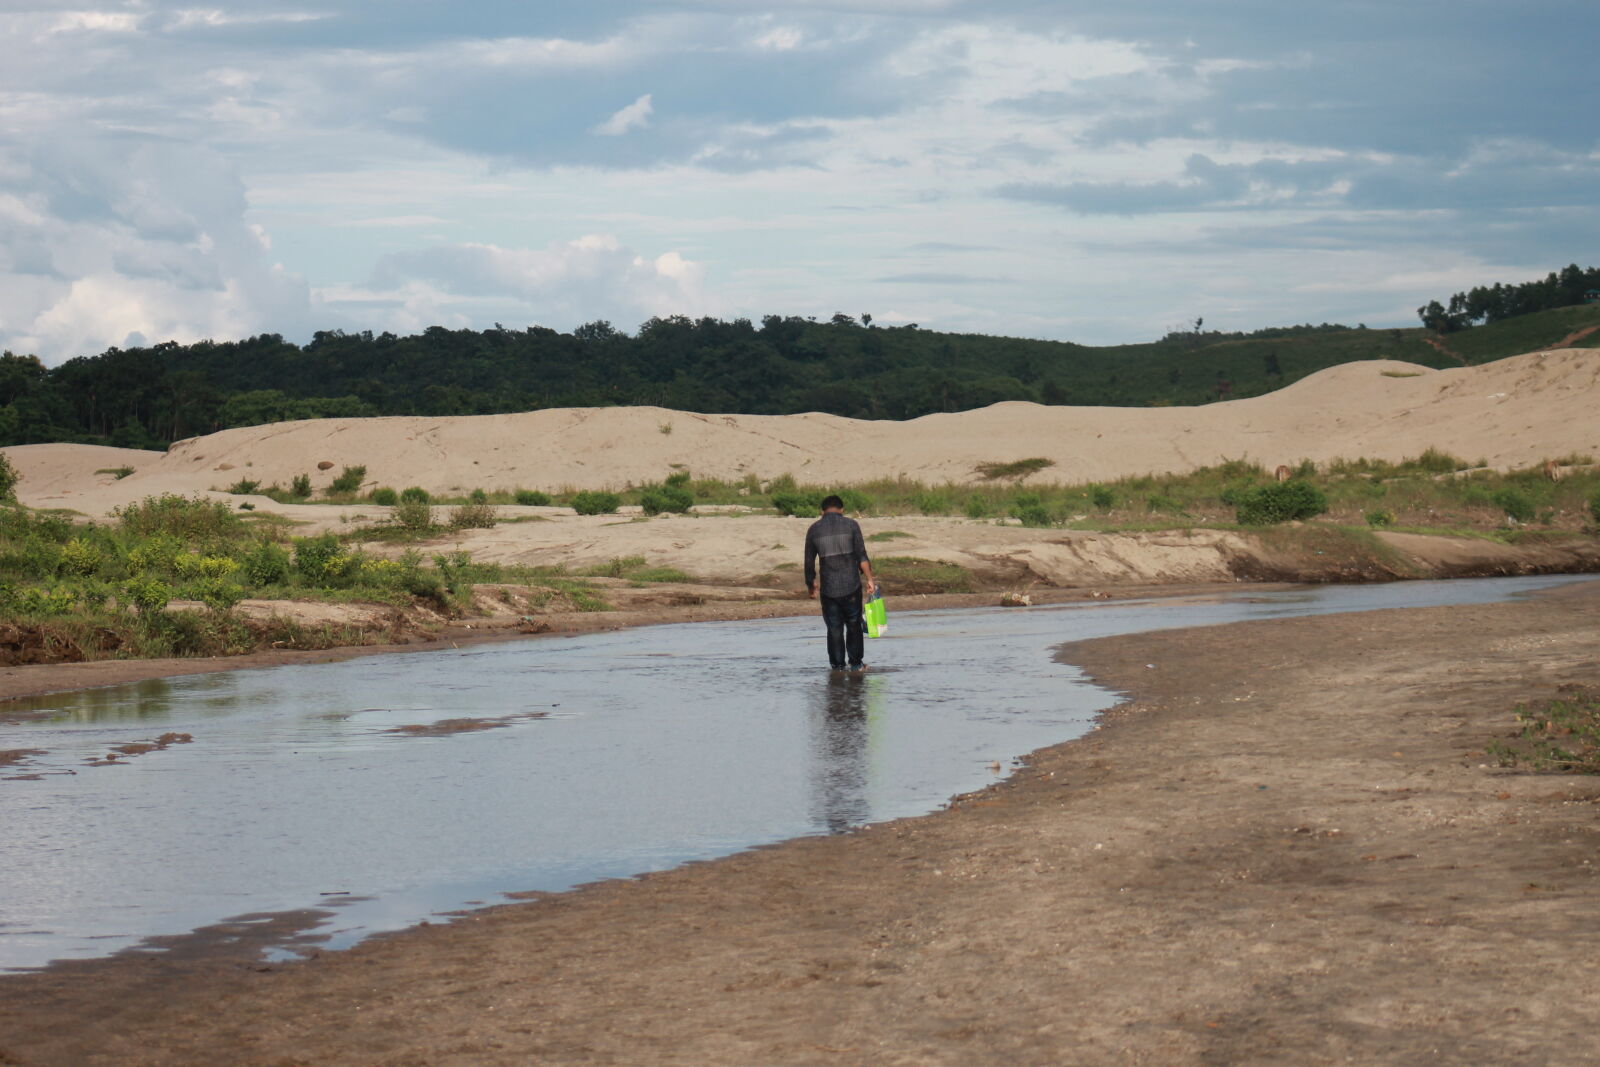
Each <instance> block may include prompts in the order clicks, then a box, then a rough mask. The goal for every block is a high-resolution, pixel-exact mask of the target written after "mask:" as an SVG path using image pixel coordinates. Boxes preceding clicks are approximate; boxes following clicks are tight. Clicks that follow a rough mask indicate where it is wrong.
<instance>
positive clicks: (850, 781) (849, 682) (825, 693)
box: [811, 671, 890, 834]
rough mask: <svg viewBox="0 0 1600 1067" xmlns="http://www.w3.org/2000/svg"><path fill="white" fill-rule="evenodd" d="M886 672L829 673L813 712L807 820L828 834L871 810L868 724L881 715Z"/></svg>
mask: <svg viewBox="0 0 1600 1067" xmlns="http://www.w3.org/2000/svg"><path fill="white" fill-rule="evenodd" d="M889 685H890V679H889V676H888V675H885V674H866V673H862V672H860V671H829V672H828V674H827V679H826V681H825V682H824V683H823V684H822V685H820V686H818V688H817V695H818V698H819V699H818V700H817V706H816V707H814V708H813V709H812V711H811V734H812V736H811V793H812V803H811V818H812V820H813V821H814V822H816V823H817V824H818V825H820V826H825V827H827V830H828V832H829V833H831V834H838V833H843V832H844V831H846V830H848V829H850V828H851V827H853V826H859V825H861V824H862V823H863V822H866V821H867V819H868V818H869V817H870V815H871V812H872V802H871V786H872V782H871V769H872V751H871V749H872V726H873V723H874V721H875V720H880V719H881V718H882V714H883V707H884V700H885V697H886V694H887V689H888V686H889Z"/></svg>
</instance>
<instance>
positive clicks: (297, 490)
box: [289, 474, 311, 500]
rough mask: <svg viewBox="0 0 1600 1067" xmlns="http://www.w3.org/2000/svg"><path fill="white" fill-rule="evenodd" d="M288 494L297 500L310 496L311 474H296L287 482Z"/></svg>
mask: <svg viewBox="0 0 1600 1067" xmlns="http://www.w3.org/2000/svg"><path fill="white" fill-rule="evenodd" d="M289 495H290V496H292V497H295V498H296V499H299V500H307V499H309V498H310V497H311V475H309V474H296V475H295V476H294V478H293V479H292V480H291V481H290V482H289Z"/></svg>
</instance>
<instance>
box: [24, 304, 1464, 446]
mask: <svg viewBox="0 0 1600 1067" xmlns="http://www.w3.org/2000/svg"><path fill="white" fill-rule="evenodd" d="M1411 334H1416V335H1418V336H1419V337H1420V334H1421V331H1420V330H1412V331H1400V330H1367V329H1366V328H1365V327H1358V328H1355V329H1351V328H1349V327H1345V326H1339V325H1336V324H1323V325H1320V326H1313V325H1309V324H1307V325H1305V326H1291V327H1275V328H1271V329H1268V330H1261V331H1255V332H1253V333H1226V334H1225V333H1218V332H1215V331H1209V332H1202V331H1201V330H1200V322H1199V321H1198V320H1197V322H1196V326H1195V328H1194V329H1193V330H1187V331H1177V332H1174V333H1171V334H1169V335H1168V336H1166V337H1164V338H1162V339H1161V340H1159V341H1155V342H1151V343H1148V344H1136V345H1119V346H1112V347H1100V348H1096V347H1089V346H1085V345H1078V344H1073V343H1070V342H1063V341H1039V340H1030V339H1025V338H1013V337H996V336H988V335H982V334H957V333H940V332H936V331H932V330H923V329H920V328H918V327H917V326H915V325H905V326H892V327H883V326H879V325H875V324H873V323H872V321H871V317H870V316H867V315H863V316H861V317H860V318H859V319H858V318H856V317H853V316H850V315H845V314H842V313H841V314H838V315H835V316H833V318H832V319H829V320H824V321H815V320H812V319H808V318H799V317H794V316H788V317H783V316H777V315H769V316H767V317H765V318H763V319H762V320H761V321H760V323H759V324H758V323H753V322H751V321H750V320H748V319H742V318H740V319H733V320H732V321H724V320H721V319H715V318H701V319H689V318H685V317H682V316H672V317H668V318H652V319H650V320H649V321H647V322H645V323H644V324H643V325H642V326H640V327H639V328H638V330H637V331H636V332H634V333H632V334H629V333H627V332H625V331H623V330H619V329H617V328H615V327H614V326H612V325H611V324H610V323H608V322H604V321H600V322H592V323H588V324H586V325H583V326H580V327H578V328H577V329H575V330H573V331H571V332H570V333H562V332H558V331H555V330H552V329H547V328H544V327H539V326H531V327H528V328H526V329H507V328H505V327H502V326H500V325H498V324H497V325H495V326H494V327H492V328H490V329H486V330H470V329H461V330H451V329H446V328H444V327H441V326H434V327H430V328H428V329H426V330H424V331H422V332H421V333H418V334H415V335H411V336H396V335H395V334H392V333H379V334H374V333H372V332H370V331H362V332H349V333H347V332H343V331H339V330H327V331H319V332H317V333H316V334H315V335H314V336H313V337H312V339H311V340H310V341H309V342H308V343H306V344H304V345H299V344H295V343H292V342H290V341H287V340H285V339H284V338H283V337H282V336H280V335H278V334H271V333H268V334H261V335H259V336H255V337H249V338H245V339H243V340H238V341H213V340H205V341H197V342H195V343H193V344H179V343H177V342H173V341H168V342H165V343H162V344H156V345H152V346H149V347H136V348H110V349H107V350H106V351H104V352H102V353H100V354H98V355H93V356H82V357H78V358H75V359H70V360H68V361H66V362H65V363H62V364H61V365H59V366H56V367H46V366H44V365H43V364H42V363H41V362H40V361H39V360H38V359H36V358H34V357H32V356H26V355H14V354H12V353H10V352H7V353H5V354H4V355H3V356H0V445H7V444H28V443H34V442H43V441H77V442H87V443H102V444H113V445H118V446H122V447H129V448H161V447H164V446H166V445H167V444H169V443H171V442H173V441H176V440H179V439H182V438H186V437H193V436H197V435H200V434H205V433H211V432H213V431H216V430H221V429H227V428H230V427H236V426H251V425H259V424H262V423H269V422H281V421H285V420H290V419H306V418H323V417H330V416H371V415H424V416H441V415H479V414H497V413H504V412H514V411H530V410H536V409H540V408H551V407H593V406H608V405H644V404H653V405H659V406H661V407H668V408H676V409H680V410H686V411H698V412H707V413H716V412H733V413H744V414H775V415H776V414H793V413H797V412H805V411H823V412H829V413H832V414H836V415H844V416H849V417H855V418H866V419H909V418H916V417H918V416H921V415H928V414H932V413H935V412H948V411H962V410H967V409H970V408H979V407H985V406H987V405H990V404H994V403H997V402H1000V401H1007V400H1025V401H1033V402H1037V403H1044V404H1072V405H1111V406H1146V405H1176V404H1200V403H1207V402H1210V401H1215V400H1217V399H1224V398H1228V397H1241V396H1252V395H1257V394H1259V393H1264V392H1267V391H1270V390H1272V389H1275V388H1278V387H1279V386H1281V385H1284V384H1287V383H1288V382H1291V381H1294V380H1295V379H1297V378H1300V377H1303V376H1305V375H1306V374H1309V373H1311V372H1313V371H1316V370H1320V369H1322V368H1323V367H1326V366H1331V365H1333V364H1335V363H1342V362H1346V361H1348V360H1350V359H1365V358H1375V357H1378V356H1386V357H1392V358H1404V359H1411V360H1414V361H1417V362H1425V363H1431V362H1433V361H1434V360H1435V359H1436V358H1437V353H1434V352H1433V351H1432V350H1431V349H1429V348H1428V347H1427V346H1425V345H1422V344H1420V343H1415V342H1416V338H1412V337H1410V336H1409V335H1411Z"/></svg>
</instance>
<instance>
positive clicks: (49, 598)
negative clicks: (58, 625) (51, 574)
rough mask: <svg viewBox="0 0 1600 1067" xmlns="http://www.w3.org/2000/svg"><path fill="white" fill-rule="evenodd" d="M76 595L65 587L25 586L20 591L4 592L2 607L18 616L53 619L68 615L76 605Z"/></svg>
mask: <svg viewBox="0 0 1600 1067" xmlns="http://www.w3.org/2000/svg"><path fill="white" fill-rule="evenodd" d="M77 602H78V597H77V595H76V594H75V593H74V592H73V591H72V590H71V589H69V588H67V587H66V586H59V585H58V586H50V587H49V588H46V587H44V586H41V585H27V586H23V587H22V588H20V589H11V588H7V589H6V590H5V597H4V606H5V608H6V609H7V610H8V611H10V612H15V613H16V614H18V615H34V616H45V617H53V616H58V615H70V614H71V613H72V610H73V608H74V607H75V606H76V605H77Z"/></svg>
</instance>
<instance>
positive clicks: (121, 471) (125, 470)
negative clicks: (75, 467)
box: [95, 467, 133, 482]
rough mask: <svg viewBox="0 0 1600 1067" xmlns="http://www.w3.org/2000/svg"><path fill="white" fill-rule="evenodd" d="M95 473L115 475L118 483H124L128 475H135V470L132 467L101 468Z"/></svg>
mask: <svg viewBox="0 0 1600 1067" xmlns="http://www.w3.org/2000/svg"><path fill="white" fill-rule="evenodd" d="M95 473H96V474H112V475H115V476H116V479H117V481H119V482H120V481H122V479H124V478H126V477H127V476H128V475H130V474H132V473H133V468H132V467H101V468H100V469H99V470H97V471H95Z"/></svg>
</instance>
